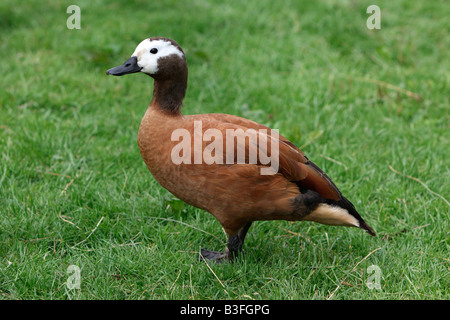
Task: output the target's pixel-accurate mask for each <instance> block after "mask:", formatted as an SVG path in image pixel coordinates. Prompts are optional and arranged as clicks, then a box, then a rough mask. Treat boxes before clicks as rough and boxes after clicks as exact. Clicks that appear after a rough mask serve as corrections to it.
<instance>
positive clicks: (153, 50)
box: [106, 37, 185, 76]
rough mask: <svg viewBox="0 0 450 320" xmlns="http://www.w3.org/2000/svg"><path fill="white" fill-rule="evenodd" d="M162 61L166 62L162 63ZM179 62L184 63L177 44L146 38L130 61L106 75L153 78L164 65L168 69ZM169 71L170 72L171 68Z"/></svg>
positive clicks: (163, 39) (110, 70)
mask: <svg viewBox="0 0 450 320" xmlns="http://www.w3.org/2000/svg"><path fill="white" fill-rule="evenodd" d="M164 58H170V59H164ZM171 58H176V59H171ZM162 61H167V62H165V63H162ZM180 61H181V62H185V58H184V52H183V50H182V49H181V47H180V46H179V45H178V43H176V42H175V41H173V40H171V39H168V38H160V37H154V38H148V39H145V40H143V41H142V42H141V43H139V45H138V46H137V47H136V49H135V50H134V52H133V54H132V55H131V58H130V59H128V60H127V61H125V63H124V64H123V65H121V66H118V67H115V68H112V69H109V70H108V71H106V74H111V75H115V76H121V75H124V74H128V73H135V72H143V73H146V74H148V75H150V76H154V75H156V74H158V72H159V71H161V69H164V67H165V66H166V65H167V67H170V66H173V65H174V64H179V62H180ZM169 69H170V70H172V69H173V68H169Z"/></svg>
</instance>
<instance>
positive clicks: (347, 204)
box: [332, 196, 376, 237]
mask: <svg viewBox="0 0 450 320" xmlns="http://www.w3.org/2000/svg"><path fill="white" fill-rule="evenodd" d="M332 204H335V205H338V206H339V207H341V208H344V209H346V210H347V211H348V212H349V213H350V214H351V215H352V216H354V217H355V218H356V219H357V220H358V222H359V227H360V228H361V229H363V230H364V231H366V232H367V233H368V234H370V235H371V236H372V237H374V236H375V235H376V233H375V231H374V230H373V229H372V228H371V227H370V226H369V225H368V224H367V223H366V222H365V221H364V219H363V218H362V217H361V216H360V215H359V213H358V211H356V209H355V206H354V205H353V203H351V202H350V201H349V200H348V199H347V198H346V197H344V196H342V199H341V200H339V201H333V203H332Z"/></svg>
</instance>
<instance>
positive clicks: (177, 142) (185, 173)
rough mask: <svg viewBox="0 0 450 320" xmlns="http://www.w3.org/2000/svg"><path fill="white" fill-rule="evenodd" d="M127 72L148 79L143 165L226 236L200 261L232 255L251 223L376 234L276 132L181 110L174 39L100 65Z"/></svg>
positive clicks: (183, 72) (182, 89) (182, 78)
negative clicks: (305, 224)
mask: <svg viewBox="0 0 450 320" xmlns="http://www.w3.org/2000/svg"><path fill="white" fill-rule="evenodd" d="M132 73H144V74H146V75H148V76H150V77H151V78H153V96H152V99H151V101H150V104H149V106H148V108H147V110H146V112H145V114H144V116H143V118H142V121H141V124H140V127H139V131H138V135H137V144H138V146H139V151H140V153H141V156H142V158H143V160H144V162H145V164H146V166H147V168H148V170H149V171H150V173H151V175H152V176H153V177H154V179H155V180H156V181H157V182H158V183H159V184H160V185H161V186H162V187H163V188H165V189H167V190H168V191H169V192H170V193H172V194H173V195H174V196H175V197H177V198H178V199H181V200H182V201H184V202H185V203H187V204H189V205H192V206H194V207H197V208H200V209H202V210H204V211H207V212H209V213H210V214H212V215H213V216H214V217H215V218H216V219H217V220H218V221H219V223H220V224H221V226H222V227H223V229H224V231H225V233H226V234H227V236H228V240H227V243H226V248H225V250H224V251H221V252H217V251H212V250H207V249H203V248H201V250H200V258H201V259H203V260H205V261H213V262H216V263H222V262H227V261H229V262H233V261H235V260H236V259H237V257H239V256H240V255H243V243H244V240H245V237H246V235H247V233H248V231H249V229H250V226H251V225H252V223H253V222H255V221H265V220H285V221H313V222H317V223H320V224H325V225H332V226H349V227H356V228H360V229H362V230H364V231H365V232H367V233H368V234H369V235H371V236H375V231H374V230H373V229H372V228H371V227H370V226H369V225H368V224H367V223H366V222H365V221H364V220H363V218H362V217H361V215H360V214H359V213H358V211H357V210H356V208H355V206H354V205H353V204H352V203H351V202H350V201H349V200H348V199H347V198H346V197H344V196H343V195H342V193H341V191H340V190H339V189H338V188H337V186H336V185H335V183H334V182H333V181H332V180H331V179H330V178H329V177H328V175H327V174H326V173H325V172H324V171H323V170H322V169H320V168H319V167H318V166H317V165H316V164H315V163H314V162H312V161H311V160H310V159H309V158H308V157H307V156H306V155H305V154H304V153H303V152H302V151H301V150H300V149H299V148H298V147H297V146H296V145H295V144H294V143H292V142H291V141H289V140H288V139H286V138H285V137H283V136H282V135H281V134H279V133H278V132H277V130H272V129H271V128H269V127H267V126H265V125H263V124H260V123H257V122H255V121H252V120H250V119H246V118H243V117H239V116H236V115H231V114H226V113H209V114H193V115H183V114H182V112H181V108H182V107H183V100H184V98H185V95H186V90H187V82H188V67H187V60H186V56H185V53H184V51H183V49H182V48H181V46H180V45H179V44H178V43H177V42H176V41H174V40H172V39H170V38H166V37H150V38H147V39H144V40H143V41H142V42H140V43H139V44H138V45H137V47H136V49H135V50H134V52H133V54H132V55H131V57H130V58H129V59H127V60H126V61H125V62H124V63H123V64H122V65H119V66H117V67H114V68H111V69H109V70H107V71H106V74H107V75H113V76H123V75H127V74H132ZM269 149H270V152H269ZM255 154H256V155H255ZM264 170H265V171H264Z"/></svg>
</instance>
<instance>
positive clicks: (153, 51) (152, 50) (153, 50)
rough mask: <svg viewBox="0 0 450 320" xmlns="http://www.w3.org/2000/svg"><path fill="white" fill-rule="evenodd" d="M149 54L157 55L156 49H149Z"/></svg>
mask: <svg viewBox="0 0 450 320" xmlns="http://www.w3.org/2000/svg"><path fill="white" fill-rule="evenodd" d="M150 53H153V54H157V53H158V49H156V48H151V49H150Z"/></svg>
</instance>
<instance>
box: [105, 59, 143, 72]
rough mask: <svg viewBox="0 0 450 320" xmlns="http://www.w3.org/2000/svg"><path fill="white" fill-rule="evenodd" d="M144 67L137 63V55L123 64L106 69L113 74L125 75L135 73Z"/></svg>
mask: <svg viewBox="0 0 450 320" xmlns="http://www.w3.org/2000/svg"><path fill="white" fill-rule="evenodd" d="M141 70H142V68H141V67H139V66H138V64H137V57H131V58H130V59H128V60H127V61H125V62H124V63H123V65H121V66H118V67H115V68H111V69H109V70H108V71H106V74H108V75H109V74H112V75H113V76H123V75H124V74H129V73H135V72H139V71H141Z"/></svg>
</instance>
